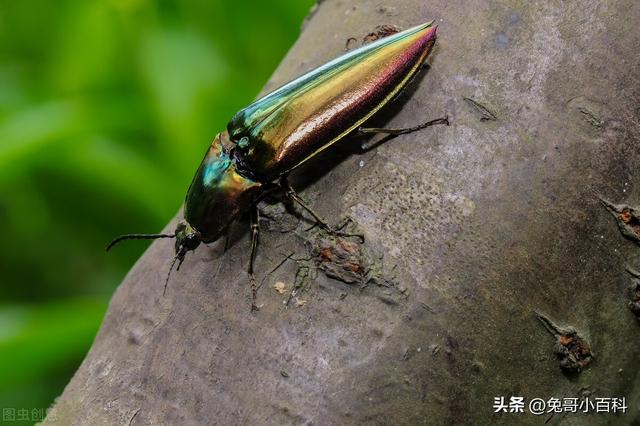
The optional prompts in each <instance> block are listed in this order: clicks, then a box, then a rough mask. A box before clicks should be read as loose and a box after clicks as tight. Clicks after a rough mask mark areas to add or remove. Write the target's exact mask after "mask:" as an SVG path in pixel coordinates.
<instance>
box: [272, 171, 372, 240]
mask: <svg viewBox="0 0 640 426" xmlns="http://www.w3.org/2000/svg"><path fill="white" fill-rule="evenodd" d="M280 186H281V187H282V189H283V190H284V194H285V196H286V197H287V198H288V199H290V200H292V201H295V202H296V203H298V204H299V205H300V207H302V208H303V209H305V210H306V211H307V212H308V213H309V214H310V215H311V216H313V219H314V220H315V221H316V223H317V224H318V225H320V227H321V228H322V229H324V230H325V231H327V232H328V233H330V234H333V235H337V236H341V237H358V238H360V240H362V242H364V235H362V234H350V233H346V232H342V231H340V230H338V229H333V228H331V227H330V226H329V224H328V223H327V221H326V220H324V219H323V218H322V217H320V216H319V215H318V214H317V213H316V212H314V211H313V209H312V208H311V207H309V206H308V205H307V203H305V202H304V200H303V199H302V198H301V197H300V196H299V195H298V193H297V192H296V191H295V190H294V189H293V188H292V187H291V185H290V184H289V181H288V180H287V177H286V176H282V177H281V178H280Z"/></svg>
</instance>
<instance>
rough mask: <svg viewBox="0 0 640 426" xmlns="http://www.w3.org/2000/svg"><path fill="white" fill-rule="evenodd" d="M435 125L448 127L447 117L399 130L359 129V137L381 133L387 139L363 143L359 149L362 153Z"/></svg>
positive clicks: (380, 128)
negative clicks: (400, 136) (393, 139)
mask: <svg viewBox="0 0 640 426" xmlns="http://www.w3.org/2000/svg"><path fill="white" fill-rule="evenodd" d="M436 124H446V125H447V126H448V125H449V117H447V116H445V117H443V118H436V119H435V120H431V121H427V122H426V123H422V124H418V125H417V126H413V127H405V128H401V129H385V128H382V127H359V128H358V130H357V132H358V134H360V135H368V134H372V133H374V134H375V133H383V134H386V135H388V136H387V137H384V138H382V139H381V140H378V141H375V142H373V143H363V144H362V147H361V148H362V151H368V150H370V149H371V148H374V147H375V146H377V145H380V144H381V143H383V142H385V141H387V140H389V139H392V138H394V137H396V136H398V135H406V134H407V133H413V132H417V131H418V130H422V129H425V128H427V127H430V126H435V125H436Z"/></svg>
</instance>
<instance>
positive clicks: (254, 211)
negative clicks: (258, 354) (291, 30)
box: [248, 204, 260, 311]
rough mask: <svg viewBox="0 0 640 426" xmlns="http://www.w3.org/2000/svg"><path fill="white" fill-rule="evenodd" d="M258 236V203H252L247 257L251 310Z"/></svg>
mask: <svg viewBox="0 0 640 426" xmlns="http://www.w3.org/2000/svg"><path fill="white" fill-rule="evenodd" d="M259 236H260V211H259V210H258V205H257V204H254V205H253V206H252V207H251V257H250V258H249V270H248V272H249V281H250V282H251V310H252V311H257V310H258V306H257V305H256V299H257V293H258V286H257V284H256V279H255V277H254V276H253V263H254V262H255V260H256V253H257V250H258V237H259Z"/></svg>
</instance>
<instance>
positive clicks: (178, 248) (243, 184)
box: [107, 22, 449, 309]
mask: <svg viewBox="0 0 640 426" xmlns="http://www.w3.org/2000/svg"><path fill="white" fill-rule="evenodd" d="M436 29H437V27H436V26H434V25H433V22H428V23H424V24H422V25H418V26H415V27H413V28H410V29H407V30H405V31H402V32H398V33H395V34H393V35H390V36H388V37H385V38H381V39H379V40H377V41H375V42H373V43H370V44H367V45H364V46H362V47H360V48H358V49H355V50H353V51H350V52H348V53H346V54H344V55H342V56H340V57H338V58H336V59H334V60H332V61H330V62H328V63H326V64H324V65H321V66H319V67H317V68H315V69H313V70H311V71H309V72H307V73H306V74H304V75H302V76H300V77H298V78H297V79H295V80H293V81H291V82H289V83H287V84H285V85H284V86H282V87H280V88H278V89H276V90H274V91H273V92H271V93H269V94H267V95H265V96H264V97H262V98H260V99H258V100H256V101H255V102H253V103H252V104H251V105H249V106H247V107H246V108H244V109H242V110H241V111H239V112H238V113H237V114H236V115H235V116H234V117H233V118H232V119H231V121H229V123H228V125H227V128H226V130H225V131H223V132H221V133H219V134H218V135H216V137H215V138H214V139H213V142H212V143H211V145H210V146H209V148H208V149H207V151H206V153H205V156H204V159H203V160H202V162H201V163H200V166H199V167H198V169H197V171H196V173H195V176H194V178H193V180H192V181H191V185H190V186H189V189H188V191H187V195H186V198H185V204H184V219H183V220H182V221H180V222H179V223H178V225H177V227H176V229H175V232H174V233H173V234H127V235H122V236H120V237H118V238H116V239H115V240H113V241H112V242H111V244H109V246H108V247H107V250H109V249H110V248H111V247H113V246H114V245H115V244H117V243H118V242H120V241H122V240H125V239H155V238H175V240H176V241H175V257H174V259H173V262H172V264H171V267H170V269H169V273H170V272H171V270H172V269H173V266H174V265H175V263H176V261H178V267H177V269H179V268H180V265H181V264H182V261H183V260H184V258H185V255H186V254H187V252H189V251H191V250H195V249H196V248H197V247H198V246H199V245H200V244H201V243H212V242H214V241H216V240H217V239H219V238H220V237H221V236H222V235H223V234H224V233H225V231H226V230H227V228H228V227H229V225H230V224H231V223H232V222H233V221H235V220H236V219H238V218H239V216H240V215H241V214H243V213H244V212H247V211H251V240H252V244H251V257H250V261H249V270H248V272H249V277H250V279H251V282H252V295H253V300H254V303H253V304H252V308H253V309H257V308H256V306H255V295H256V286H255V281H254V280H253V263H254V260H255V254H256V247H257V243H258V233H259V228H258V219H259V217H258V209H257V203H258V201H260V199H261V198H262V197H264V196H265V194H268V193H269V192H270V191H271V190H273V189H274V188H279V189H281V190H282V191H283V192H284V194H285V196H286V197H287V198H288V199H289V200H291V201H293V202H295V203H297V204H299V205H300V206H301V207H302V208H304V209H305V210H306V211H307V212H309V213H310V214H311V215H312V216H313V217H314V219H315V220H316V221H317V223H318V224H319V225H320V226H322V227H323V228H324V229H325V230H328V231H331V232H335V231H334V230H332V229H331V228H330V227H329V226H328V224H327V222H325V221H324V220H322V219H321V218H320V217H319V216H318V215H317V214H315V213H314V212H313V210H312V209H311V208H309V206H307V205H306V204H305V203H304V201H303V200H302V199H301V198H300V197H299V196H298V194H297V193H296V192H295V190H294V189H293V188H292V187H291V186H290V185H289V183H288V182H287V176H288V174H289V173H290V172H291V171H292V170H294V169H295V168H297V167H298V166H300V164H302V163H304V162H305V161H307V160H308V159H310V158H312V157H314V156H316V155H317V154H318V153H320V152H321V151H323V150H325V149H326V148H328V147H330V146H331V145H333V144H335V143H336V142H337V141H339V140H341V139H342V138H344V137H345V136H346V135H348V134H350V133H352V132H354V131H358V132H360V133H386V134H391V135H398V134H404V133H409V132H413V131H416V130H419V129H423V128H425V127H427V126H430V125H433V124H441V123H443V124H447V125H448V124H449V122H448V120H447V119H446V118H441V119H437V120H432V121H429V122H427V123H423V124H421V125H418V126H415V127H411V128H405V129H383V128H362V127H360V126H361V125H362V124H363V123H364V122H365V121H366V120H367V119H369V118H370V117H371V116H372V115H373V114H375V113H376V112H377V111H378V110H380V108H382V107H383V106H384V105H385V104H387V103H388V102H389V101H391V100H392V99H394V98H395V97H396V96H397V95H398V94H399V93H400V91H401V90H402V89H403V88H404V87H405V86H406V85H407V84H408V83H409V81H411V79H412V78H413V77H414V76H415V75H416V73H417V72H418V71H419V69H420V68H421V67H422V65H423V64H424V63H425V60H426V59H427V56H428V55H429V53H430V52H431V50H432V48H433V45H434V43H435V40H436ZM168 279H169V276H167V282H168ZM167 282H165V287H164V291H166V286H167Z"/></svg>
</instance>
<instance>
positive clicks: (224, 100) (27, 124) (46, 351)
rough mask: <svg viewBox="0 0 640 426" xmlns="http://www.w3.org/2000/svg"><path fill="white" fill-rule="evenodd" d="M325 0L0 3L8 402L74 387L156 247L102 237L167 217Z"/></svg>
mask: <svg viewBox="0 0 640 426" xmlns="http://www.w3.org/2000/svg"><path fill="white" fill-rule="evenodd" d="M313 3H314V1H313V0H270V1H264V0H262V1H260V0H252V1H249V0H245V1H243V0H210V1H207V2H204V1H194V0H183V1H178V0H158V1H152V0H58V1H55V2H53V1H50V0H48V1H45V0H25V1H2V2H1V3H0V224H1V225H0V227H1V229H2V244H0V268H1V269H0V280H1V281H2V285H1V288H2V297H1V300H0V407H2V408H6V407H9V408H15V409H16V410H18V409H21V408H22V409H24V408H26V409H29V410H31V409H33V408H45V407H47V406H49V405H50V404H51V403H52V401H53V399H54V398H55V397H56V396H57V395H59V394H60V393H61V392H62V390H63V388H64V386H65V384H66V383H67V382H68V380H69V379H70V377H71V375H72V374H73V372H74V371H75V369H76V368H77V366H78V365H79V363H80V362H81V361H82V359H83V357H84V355H85V353H86V351H87V350H88V348H89V346H90V344H91V342H92V340H93V337H94V336H95V333H96V331H97V329H98V327H99V325H100V321H101V319H102V317H103V315H104V313H105V309H106V307H107V303H108V300H109V297H110V295H111V294H112V293H113V291H114V289H115V288H116V286H117V285H118V283H119V282H120V281H121V280H122V278H123V277H124V275H125V274H126V272H127V270H128V269H129V268H130V267H131V266H132V264H133V263H134V262H135V260H136V259H137V258H138V257H139V256H140V254H141V253H142V252H143V251H144V249H145V248H146V247H147V243H145V242H132V243H129V244H123V245H122V246H119V247H118V249H117V250H115V251H113V252H111V253H109V254H106V253H105V251H104V247H105V244H106V243H107V242H108V241H109V240H110V239H111V238H112V237H114V236H116V235H118V234H122V233H126V232H157V231H159V230H160V229H161V228H162V227H163V226H164V225H165V224H166V223H167V222H168V221H169V219H170V218H171V217H172V216H173V215H174V214H175V212H176V211H177V210H178V208H179V206H180V204H181V202H182V200H183V197H184V194H185V191H186V189H187V186H188V184H189V181H190V179H191V177H192V175H193V173H194V171H195V169H196V167H197V165H198V163H199V162H200V160H201V157H202V155H203V154H204V151H205V149H206V147H207V145H208V143H209V141H210V140H211V138H212V137H213V136H214V135H215V134H216V133H217V132H218V131H220V130H222V129H223V128H224V126H225V124H226V122H227V120H228V119H229V118H230V117H231V116H232V115H233V114H234V113H235V112H236V111H237V110H238V109H240V108H241V107H243V106H245V105H246V104H247V103H249V102H250V101H251V100H252V99H253V98H254V97H255V96H256V94H257V93H258V91H259V90H260V88H261V87H262V85H263V84H264V83H265V82H266V80H267V79H268V77H269V75H270V74H271V72H272V71H273V70H274V68H275V67H276V65H277V64H278V62H279V61H280V59H281V58H282V56H283V55H284V54H285V53H286V51H287V50H288V48H289V47H290V46H291V44H292V43H293V42H294V41H295V39H296V37H297V35H298V33H299V29H300V25H301V22H302V20H303V18H304V16H305V15H306V14H307V13H308V11H309V9H310V7H311V6H312V4H313ZM3 414H6V413H3ZM5 420H6V419H5Z"/></svg>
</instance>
